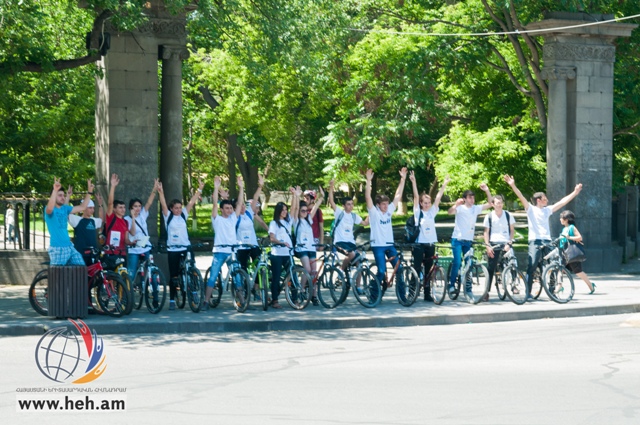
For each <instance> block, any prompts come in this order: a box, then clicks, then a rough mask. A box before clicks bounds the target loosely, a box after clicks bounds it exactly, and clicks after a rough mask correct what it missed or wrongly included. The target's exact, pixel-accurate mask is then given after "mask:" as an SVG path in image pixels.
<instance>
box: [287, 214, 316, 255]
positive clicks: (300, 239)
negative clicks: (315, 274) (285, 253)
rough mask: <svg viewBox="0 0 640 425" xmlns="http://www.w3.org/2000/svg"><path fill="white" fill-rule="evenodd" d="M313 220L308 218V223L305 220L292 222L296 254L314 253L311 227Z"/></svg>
mask: <svg viewBox="0 0 640 425" xmlns="http://www.w3.org/2000/svg"><path fill="white" fill-rule="evenodd" d="M312 224H313V220H312V219H311V218H309V222H307V220H305V219H302V220H301V219H299V218H296V219H294V220H293V228H294V229H295V234H296V252H305V251H315V250H316V247H315V246H313V244H314V243H315V240H314V239H313V229H312V228H311V225H312Z"/></svg>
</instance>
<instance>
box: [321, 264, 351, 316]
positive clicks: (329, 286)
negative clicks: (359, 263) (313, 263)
mask: <svg viewBox="0 0 640 425" xmlns="http://www.w3.org/2000/svg"><path fill="white" fill-rule="evenodd" d="M317 285H318V299H319V300H320V304H322V306H323V307H324V308H336V307H337V306H338V305H340V300H341V299H342V295H343V291H345V290H346V286H347V285H346V282H345V277H344V273H343V272H342V270H340V268H338V267H336V266H325V267H324V269H323V270H322V274H321V275H320V276H319V277H318V283H317Z"/></svg>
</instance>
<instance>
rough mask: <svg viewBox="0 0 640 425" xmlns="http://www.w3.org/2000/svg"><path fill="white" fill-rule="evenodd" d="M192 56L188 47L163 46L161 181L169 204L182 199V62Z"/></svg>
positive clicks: (161, 54) (161, 52) (161, 49)
mask: <svg viewBox="0 0 640 425" xmlns="http://www.w3.org/2000/svg"><path fill="white" fill-rule="evenodd" d="M188 57H189V51H188V50H187V49H186V48H185V47H184V46H171V45H164V46H160V59H161V60H162V95H161V96H162V98H161V121H160V180H161V181H162V185H163V189H164V193H165V197H166V199H167V202H170V200H171V199H174V198H176V199H182V61H183V60H185V59H187V58H188Z"/></svg>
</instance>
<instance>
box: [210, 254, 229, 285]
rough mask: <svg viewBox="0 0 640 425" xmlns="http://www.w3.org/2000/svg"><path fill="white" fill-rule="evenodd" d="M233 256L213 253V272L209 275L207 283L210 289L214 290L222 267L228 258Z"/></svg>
mask: <svg viewBox="0 0 640 425" xmlns="http://www.w3.org/2000/svg"><path fill="white" fill-rule="evenodd" d="M230 255H231V254H228V253H226V252H214V253H213V261H212V262H211V272H210V273H209V280H208V281H207V286H208V287H209V288H213V287H214V286H215V284H216V279H217V278H218V275H219V274H220V270H222V266H223V265H224V263H225V261H227V258H229V256H230Z"/></svg>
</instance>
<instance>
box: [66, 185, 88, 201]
mask: <svg viewBox="0 0 640 425" xmlns="http://www.w3.org/2000/svg"><path fill="white" fill-rule="evenodd" d="M89 192H91V190H89ZM71 195H73V186H71V185H69V187H67V200H69V199H71Z"/></svg>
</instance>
